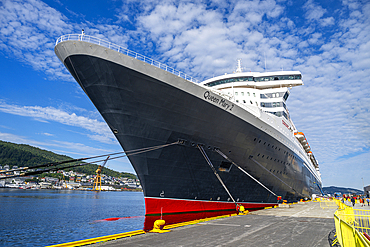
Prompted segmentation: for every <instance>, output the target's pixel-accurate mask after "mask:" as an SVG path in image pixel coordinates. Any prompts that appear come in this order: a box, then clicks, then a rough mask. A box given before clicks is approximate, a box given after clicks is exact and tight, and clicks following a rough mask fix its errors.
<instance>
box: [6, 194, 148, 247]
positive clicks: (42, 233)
mask: <svg viewBox="0 0 370 247" xmlns="http://www.w3.org/2000/svg"><path fill="white" fill-rule="evenodd" d="M144 214H145V207H144V196H143V193H142V192H127V191H122V192H114V191H104V192H93V191H72V190H20V189H3V188H2V189H0V217H1V220H0V229H1V230H0V231H1V234H0V246H45V245H50V244H57V243H64V242H70V241H76V240H81V239H86V238H93V237H99V236H104V235H110V234H116V233H121V232H127V231H133V230H139V229H143V225H144V217H143V215H144ZM137 216H140V217H137ZM115 218H116V220H104V219H115ZM96 221H98V223H96ZM91 223H96V224H91Z"/></svg>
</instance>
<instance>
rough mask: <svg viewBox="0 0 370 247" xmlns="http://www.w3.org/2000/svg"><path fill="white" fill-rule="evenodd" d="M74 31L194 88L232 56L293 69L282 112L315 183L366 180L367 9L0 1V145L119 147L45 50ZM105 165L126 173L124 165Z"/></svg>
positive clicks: (355, 5)
mask: <svg viewBox="0 0 370 247" xmlns="http://www.w3.org/2000/svg"><path fill="white" fill-rule="evenodd" d="M82 28H83V29H85V33H86V34H87V35H92V36H95V37H98V38H102V39H105V40H109V41H111V42H113V43H116V44H118V45H121V46H123V47H127V48H128V49H131V50H134V51H136V52H138V53H141V54H143V55H145V56H148V57H151V58H153V59H155V60H157V61H160V62H164V63H166V64H167V65H169V66H172V67H174V68H176V69H178V70H180V71H183V72H184V73H186V74H188V75H191V76H193V77H195V78H197V79H199V80H204V79H207V78H210V77H212V76H216V75H221V74H224V73H231V72H232V71H234V70H235V67H236V60H237V59H239V58H240V59H242V66H243V67H244V69H245V70H251V71H259V72H263V71H264V70H265V61H266V71H276V70H281V69H284V70H299V71H301V72H302V75H303V81H304V84H305V85H304V86H301V87H295V88H293V89H292V90H291V95H290V97H289V99H288V101H287V106H288V108H289V110H290V115H291V117H292V120H293V122H294V124H295V125H296V127H297V129H298V130H299V131H301V132H304V133H305V135H306V137H307V140H308V142H309V144H310V146H311V149H312V151H313V153H314V155H315V157H316V158H317V160H318V161H319V164H320V170H321V173H322V179H323V185H324V186H331V185H334V186H343V187H353V188H358V189H361V188H362V187H363V183H364V184H365V186H366V185H369V184H370V113H369V107H370V79H369V78H370V3H369V2H368V1H366V0H364V1H355V0H342V1H339V0H326V1H314V0H308V1H290V0H287V1H284V0H266V1H257V0H256V1H220V0H215V1H171V0H162V1H153V0H146V1H136V0H128V1H118V0H115V1H95V0H93V1H88V2H87V1H71V0H67V1H58V0H48V1H39V0H29V1H27V0H24V1H17V0H12V1H7V0H3V1H1V2H0V71H1V79H0V140H4V141H9V142H15V143H24V144H29V145H33V146H37V147H40V148H42V149H47V150H51V151H54V152H56V153H59V154H65V155H69V156H71V157H74V158H80V157H86V156H92V155H97V154H105V153H110V152H116V151H121V147H120V145H119V144H118V142H117V141H116V140H115V138H114V136H113V134H111V133H110V130H109V128H108V127H107V125H106V124H105V122H104V121H103V119H102V118H101V116H100V115H99V113H98V112H97V111H96V110H95V108H94V106H93V104H92V103H91V102H90V100H89V99H88V97H87V96H86V95H85V94H84V93H83V91H82V90H81V89H80V88H79V86H78V84H77V83H76V82H75V81H74V79H73V78H72V77H71V76H70V75H69V74H68V72H67V70H66V69H65V68H64V66H63V65H62V64H61V62H60V61H59V60H58V59H57V57H56V56H55V54H54V50H53V48H54V45H55V41H56V39H57V38H58V37H60V36H61V35H64V34H71V33H80V32H81V29H82ZM265 58H266V60H265ZM108 166H109V167H110V168H112V169H115V170H119V171H127V172H133V169H132V167H131V165H130V164H129V162H128V160H127V159H122V160H115V161H110V162H108Z"/></svg>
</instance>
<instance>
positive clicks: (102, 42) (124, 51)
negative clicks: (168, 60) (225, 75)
mask: <svg viewBox="0 0 370 247" xmlns="http://www.w3.org/2000/svg"><path fill="white" fill-rule="evenodd" d="M67 40H79V41H85V42H89V43H93V44H97V45H100V46H104V47H107V48H109V49H111V50H115V51H118V52H120V53H122V54H125V55H127V56H130V57H133V58H135V59H138V60H141V61H143V62H146V63H148V64H151V65H153V66H156V67H158V68H160V69H163V70H165V71H168V72H170V73H172V74H174V75H176V76H179V77H181V78H184V79H185V80H188V81H191V82H194V83H199V81H198V80H197V79H195V78H193V77H191V76H189V75H187V74H185V73H183V72H181V71H178V70H176V69H174V68H172V67H170V66H167V65H166V64H164V63H161V62H158V61H155V60H153V59H151V58H149V57H146V56H144V55H141V54H139V53H137V52H134V51H131V50H129V49H126V48H124V47H122V46H119V45H116V44H113V43H112V42H109V41H106V40H103V39H99V38H96V37H93V36H90V35H86V34H66V35H63V36H61V37H59V38H58V39H57V41H56V43H55V45H57V44H58V43H60V42H63V41H67Z"/></svg>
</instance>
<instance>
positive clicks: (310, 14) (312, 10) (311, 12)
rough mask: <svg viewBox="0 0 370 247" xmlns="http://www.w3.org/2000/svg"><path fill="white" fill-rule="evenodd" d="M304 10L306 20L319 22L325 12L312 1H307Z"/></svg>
mask: <svg viewBox="0 0 370 247" xmlns="http://www.w3.org/2000/svg"><path fill="white" fill-rule="evenodd" d="M303 8H304V9H306V19H308V20H310V21H311V20H319V19H320V18H321V17H322V16H323V15H324V14H325V12H326V10H325V9H323V8H322V7H321V6H319V5H317V4H315V3H314V1H313V0H308V1H307V2H306V3H305V4H304V6H303Z"/></svg>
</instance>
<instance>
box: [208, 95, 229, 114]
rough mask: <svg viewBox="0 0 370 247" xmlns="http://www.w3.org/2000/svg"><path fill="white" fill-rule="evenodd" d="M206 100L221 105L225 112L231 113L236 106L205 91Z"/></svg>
mask: <svg viewBox="0 0 370 247" xmlns="http://www.w3.org/2000/svg"><path fill="white" fill-rule="evenodd" d="M204 98H205V99H206V100H209V101H211V102H213V103H215V104H218V105H220V106H221V107H223V108H224V109H225V110H230V111H231V110H232V109H233V107H234V104H230V103H227V102H226V100H225V99H223V98H218V97H216V96H214V95H212V94H211V92H210V91H205V92H204Z"/></svg>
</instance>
